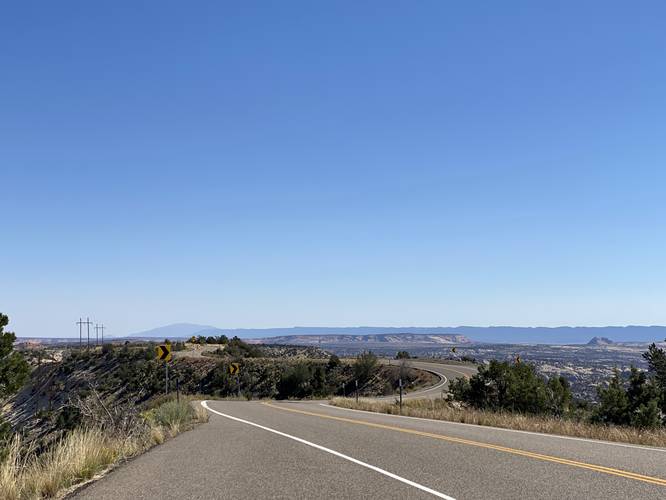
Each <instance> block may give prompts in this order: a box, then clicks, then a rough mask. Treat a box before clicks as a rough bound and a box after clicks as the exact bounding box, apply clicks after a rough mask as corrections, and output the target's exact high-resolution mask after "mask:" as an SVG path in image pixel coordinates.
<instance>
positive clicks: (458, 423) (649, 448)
mask: <svg viewBox="0 0 666 500" xmlns="http://www.w3.org/2000/svg"><path fill="white" fill-rule="evenodd" d="M319 406H326V407H328V408H334V409H336V410H342V411H356V412H359V413H368V414H370V415H384V416H386V417H396V418H410V419H413V420H425V421H426V422H437V423H439V424H452V425H463V426H465V427H476V428H477V429H479V428H481V429H484V428H485V429H493V430H496V431H505V432H518V433H520V434H530V435H532V436H543V437H549V438H558V439H570V440H572V441H584V442H586V443H596V444H607V445H610V446H621V447H622V448H635V449H637V450H648V451H658V452H660V453H666V448H657V447H656V446H641V445H639V444H627V443H615V442H613V441H604V440H602V439H587V438H579V437H574V436H562V435H560V434H546V433H545V432H533V431H521V430H519V429H505V428H504V427H493V426H492V425H480V424H466V423H464V422H451V421H450V420H439V419H436V418H425V417H411V416H409V415H393V414H391V413H383V412H379V411H367V410H356V409H354V408H343V407H341V406H334V405H331V404H328V403H319Z"/></svg>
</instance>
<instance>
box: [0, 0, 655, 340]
mask: <svg viewBox="0 0 666 500" xmlns="http://www.w3.org/2000/svg"><path fill="white" fill-rule="evenodd" d="M3 11H4V12H3V15H2V16H0V46H2V47H3V50H2V51H0V68H1V69H0V71H2V76H1V77H0V99H1V102H0V104H1V105H0V117H1V119H0V174H1V176H0V185H1V187H2V191H1V192H0V214H1V216H2V218H1V220H2V224H1V226H2V235H3V243H2V245H0V269H1V271H0V273H1V276H2V279H1V280H0V281H1V285H0V311H2V312H5V313H7V314H9V315H10V317H11V319H12V323H11V326H13V329H14V330H15V331H16V332H17V334H19V335H25V336H32V335H43V336H49V335H50V336H63V335H78V330H77V328H76V326H75V325H74V322H75V321H76V320H77V319H78V318H79V316H81V315H83V316H86V315H89V316H91V318H93V319H94V320H96V321H99V322H103V323H105V324H106V325H107V326H108V330H107V332H108V333H110V334H116V335H121V334H124V333H127V332H131V331H138V330H142V329H147V328H151V327H154V326H158V325H162V324H167V323H171V322H176V321H191V322H198V323H204V324H212V325H216V326H220V327H269V326H292V325H327V326H345V325H350V326H351V325H386V326H406V325H415V326H431V325H445V326H454V325H460V324H467V325H500V324H502V325H509V324H510V325H516V326H523V325H542V326H553V325H607V324H620V325H621V324H666V307H665V305H666V266H665V265H664V255H666V252H665V251H666V224H665V221H666V202H665V201H664V200H665V199H666V196H665V195H666V142H665V141H664V137H666V121H665V118H664V117H665V116H666V113H665V112H666V94H665V93H664V89H665V88H666V63H665V62H664V50H665V49H666V30H664V29H663V26H664V18H665V16H666V7H664V4H663V2H656V1H655V2H648V1H644V2H635V3H627V2H608V1H603V2H602V1H599V2H592V1H585V2H573V1H572V2H548V3H546V2H531V1H525V2H508V1H507V2H474V3H472V2H441V1H437V2H417V3H414V2H327V3H324V2H293V1H289V2H197V3H195V4H193V3H188V2H165V1H160V2H111V3H106V4H105V5H102V4H101V3H99V2H84V1H80V2H19V3H16V4H14V5H12V6H9V5H7V6H5V7H4V9H3Z"/></svg>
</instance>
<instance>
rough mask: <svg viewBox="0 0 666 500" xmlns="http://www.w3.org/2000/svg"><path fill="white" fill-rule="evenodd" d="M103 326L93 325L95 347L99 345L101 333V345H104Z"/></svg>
mask: <svg viewBox="0 0 666 500" xmlns="http://www.w3.org/2000/svg"><path fill="white" fill-rule="evenodd" d="M104 328H106V327H105V326H104V325H97V324H96V325H95V345H99V332H100V331H101V332H102V345H104Z"/></svg>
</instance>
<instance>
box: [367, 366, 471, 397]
mask: <svg viewBox="0 0 666 500" xmlns="http://www.w3.org/2000/svg"><path fill="white" fill-rule="evenodd" d="M382 362H383V363H391V364H394V363H399V361H395V360H390V361H389V360H382ZM407 363H408V365H409V366H411V367H413V368H419V369H420V370H425V371H428V372H431V373H433V374H435V375H437V376H438V377H439V382H438V383H437V384H435V385H433V386H432V387H428V388H427V389H421V390H418V391H414V392H408V393H405V394H404V396H403V397H404V398H431V399H436V398H441V397H442V391H444V390H446V387H447V385H448V384H449V382H450V381H451V380H455V379H456V378H458V377H471V376H472V375H474V374H475V373H476V372H477V370H476V367H475V366H472V365H453V364H452V365H447V364H444V363H435V362H429V361H418V360H414V359H410V360H408V362H407ZM393 397H394V396H388V397H386V398H378V399H393Z"/></svg>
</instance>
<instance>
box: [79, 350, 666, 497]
mask: <svg viewBox="0 0 666 500" xmlns="http://www.w3.org/2000/svg"><path fill="white" fill-rule="evenodd" d="M417 363H418V364H421V363H423V362H415V363H414V366H416V365H417ZM427 365H431V363H427ZM418 367H419V368H420V367H421V366H418ZM427 369H433V370H438V371H437V373H440V374H442V375H444V376H445V377H447V379H449V378H450V377H451V376H452V375H454V374H455V373H456V372H459V371H463V370H462V369H461V367H460V366H446V365H444V366H441V365H438V366H436V367H434V368H433V367H431V366H428V367H427ZM471 373H473V370H472V372H471ZM468 374H469V373H468ZM424 393H425V395H426V396H432V395H433V394H435V393H437V394H438V395H439V394H441V388H440V389H434V388H431V389H428V390H425V391H424ZM416 395H417V394H416V393H414V394H413V395H412V396H416ZM421 395H423V393H422V394H421ZM202 404H203V405H204V406H205V407H206V408H208V410H209V412H210V414H211V417H210V422H209V423H208V424H205V425H201V426H199V427H197V428H196V429H194V430H193V431H190V432H186V433H184V434H181V435H180V436H178V437H176V438H175V439H172V440H170V441H168V442H166V443H165V444H164V445H162V446H159V447H156V448H154V449H153V450H151V451H150V452H148V453H146V454H145V455H142V456H140V457H138V458H137V459H135V460H133V461H131V462H130V463H129V464H127V465H126V466H124V467H120V468H119V469H117V470H116V471H114V472H112V473H111V474H109V475H108V476H107V477H105V478H103V479H102V480H100V481H98V482H96V483H92V484H91V485H90V486H88V487H87V488H85V489H84V490H82V491H80V492H79V493H78V494H76V495H75V498H77V499H95V500H106V499H108V500H125V499H127V500H130V499H132V500H134V499H152V498H159V499H163V500H170V499H213V498H252V499H255V498H285V499H286V498H290V499H291V498H317V499H318V498H382V499H384V498H396V499H398V498H399V499H402V500H404V499H405V498H445V499H452V498H455V499H488V498H500V499H503V498H507V499H509V498H511V499H513V498H534V499H541V498H544V499H558V500H560V499H569V498H571V499H574V498H575V499H579V498H586V499H602V498H603V499H608V498H631V499H634V498H641V499H650V498H654V499H658V498H659V499H661V498H666V449H663V448H648V447H641V446H633V445H624V444H617V443H606V442H600V441H590V440H584V439H576V438H568V437H558V436H552V435H545V434H537V433H529V432H521V431H512V430H507V429H495V428H490V427H480V426H474V425H467V424H458V423H451V422H442V421H432V420H426V419H416V418H409V417H399V416H392V415H384V414H375V413H367V412H359V411H354V410H345V409H341V408H335V407H331V406H328V405H327V404H326V403H322V402H316V401H308V402H295V401H294V402H285V401H282V402H273V401H271V402H235V401H208V402H203V403H202Z"/></svg>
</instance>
